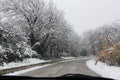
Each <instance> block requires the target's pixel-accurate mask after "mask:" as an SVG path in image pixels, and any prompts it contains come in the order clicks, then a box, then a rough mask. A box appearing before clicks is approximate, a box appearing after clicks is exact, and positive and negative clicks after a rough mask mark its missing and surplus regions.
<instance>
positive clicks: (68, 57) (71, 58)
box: [62, 57, 75, 59]
mask: <svg viewBox="0 0 120 80" xmlns="http://www.w3.org/2000/svg"><path fill="white" fill-rule="evenodd" d="M62 58H63V59H74V58H75V57H62Z"/></svg>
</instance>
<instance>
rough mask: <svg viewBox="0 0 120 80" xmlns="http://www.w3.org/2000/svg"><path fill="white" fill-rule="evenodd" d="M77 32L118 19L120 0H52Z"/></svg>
mask: <svg viewBox="0 0 120 80" xmlns="http://www.w3.org/2000/svg"><path fill="white" fill-rule="evenodd" d="M53 2H54V3H55V4H56V5H57V7H58V8H59V9H61V10H63V11H64V12H65V17H66V19H67V21H68V22H70V23H71V24H72V25H73V26H74V29H75V31H76V32H77V33H78V34H81V33H83V32H84V31H85V30H88V29H95V28H96V27H99V26H101V25H103V24H108V23H111V22H114V21H115V20H119V19H120V0H53Z"/></svg>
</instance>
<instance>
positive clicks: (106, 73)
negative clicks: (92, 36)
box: [86, 59, 120, 80]
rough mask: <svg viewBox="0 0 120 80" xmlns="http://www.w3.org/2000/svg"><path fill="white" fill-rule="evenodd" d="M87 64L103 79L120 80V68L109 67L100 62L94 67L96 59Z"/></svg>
mask: <svg viewBox="0 0 120 80" xmlns="http://www.w3.org/2000/svg"><path fill="white" fill-rule="evenodd" d="M86 64H87V66H88V67H89V68H90V69H91V70H92V71H94V72H96V73H97V74H99V75H101V76H102V77H107V78H112V79H117V80H120V67H116V66H108V65H106V64H105V63H102V62H98V64H97V65H94V64H95V60H94V59H91V60H89V61H87V62H86Z"/></svg>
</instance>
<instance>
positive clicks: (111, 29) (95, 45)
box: [83, 23, 120, 55]
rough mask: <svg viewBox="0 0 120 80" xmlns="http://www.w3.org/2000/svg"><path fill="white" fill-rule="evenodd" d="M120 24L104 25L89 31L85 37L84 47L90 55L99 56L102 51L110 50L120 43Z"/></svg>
mask: <svg viewBox="0 0 120 80" xmlns="http://www.w3.org/2000/svg"><path fill="white" fill-rule="evenodd" d="M119 27H120V24H119V23H113V24H109V25H103V26H101V27H99V28H96V29H94V30H88V31H86V32H85V33H84V34H83V35H84V36H83V43H84V47H85V48H86V49H87V51H88V53H89V54H93V55H95V54H98V53H99V52H100V51H101V50H104V49H108V48H110V47H112V46H113V45H114V43H115V42H119V41H120V28H119Z"/></svg>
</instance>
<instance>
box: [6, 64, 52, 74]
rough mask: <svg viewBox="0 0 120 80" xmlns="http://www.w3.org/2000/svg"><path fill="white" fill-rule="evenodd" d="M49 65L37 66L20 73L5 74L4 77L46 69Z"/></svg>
mask: <svg viewBox="0 0 120 80" xmlns="http://www.w3.org/2000/svg"><path fill="white" fill-rule="evenodd" d="M49 65H50V64H47V65H44V66H37V67H33V68H29V69H26V70H21V71H16V72H14V73H9V74H5V75H20V74H22V73H26V72H29V71H32V70H36V69H39V68H43V67H46V66H49Z"/></svg>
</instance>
